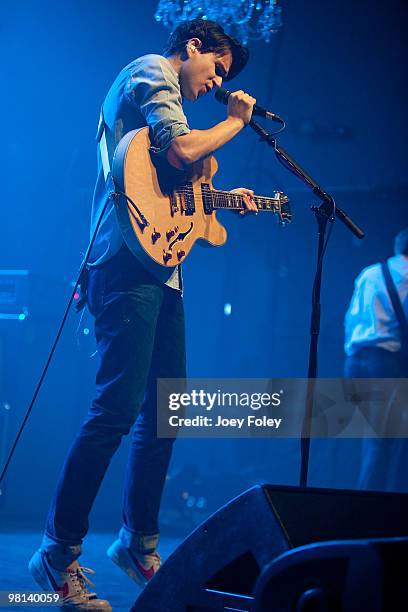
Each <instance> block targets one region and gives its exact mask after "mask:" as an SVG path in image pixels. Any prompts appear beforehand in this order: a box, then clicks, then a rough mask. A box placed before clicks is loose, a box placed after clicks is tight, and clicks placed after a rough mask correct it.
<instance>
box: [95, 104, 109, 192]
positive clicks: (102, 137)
mask: <svg viewBox="0 0 408 612" xmlns="http://www.w3.org/2000/svg"><path fill="white" fill-rule="evenodd" d="M96 141H97V142H98V144H99V151H100V154H101V160H102V168H103V176H104V178H105V183H106V181H107V180H108V177H109V175H110V162H109V155H108V146H107V144H106V123H105V118H104V116H103V106H101V112H100V115H99V123H98V130H97V132H96Z"/></svg>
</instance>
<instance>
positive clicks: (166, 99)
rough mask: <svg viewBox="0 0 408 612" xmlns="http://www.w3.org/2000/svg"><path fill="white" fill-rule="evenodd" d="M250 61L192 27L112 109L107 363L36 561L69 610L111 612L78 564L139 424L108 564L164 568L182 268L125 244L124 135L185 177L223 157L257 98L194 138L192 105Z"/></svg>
mask: <svg viewBox="0 0 408 612" xmlns="http://www.w3.org/2000/svg"><path fill="white" fill-rule="evenodd" d="M247 60H248V51H247V50H246V48H245V47H243V46H242V45H241V44H240V43H239V42H238V41H236V40H235V39H233V38H231V37H229V36H228V35H226V34H225V33H224V31H223V29H222V28H221V27H220V26H219V25H218V24H216V23H214V22H210V21H204V20H200V19H196V20H193V21H189V22H184V23H181V24H180V25H179V26H178V27H177V28H176V30H175V31H174V32H173V33H172V34H171V36H170V38H169V41H168V44H167V47H166V49H165V52H164V55H163V56H161V55H146V56H143V57H140V58H138V59H136V60H135V61H133V62H131V63H130V64H129V65H128V66H126V67H125V68H124V69H123V70H122V71H121V72H120V73H119V75H118V77H117V78H116V80H115V82H114V83H113V85H112V87H111V88H110V90H109V92H108V94H107V97H106V99H105V101H104V104H103V106H102V112H101V120H100V124H99V128H98V135H97V140H98V176H97V182H96V187H95V192H94V198H93V206H92V220H91V235H92V234H93V232H94V230H95V228H96V226H97V224H98V220H99V219H100V217H101V214H102V212H103V211H104V214H103V218H102V221H101V223H100V225H99V229H98V232H97V236H96V240H95V242H94V246H93V249H92V252H91V256H90V261H89V266H88V273H87V282H86V299H87V304H88V307H89V310H90V311H91V313H92V314H93V315H94V317H95V334H96V340H97V345H98V353H99V356H100V366H99V369H98V372H97V377H96V395H95V398H94V400H93V402H92V405H91V407H90V409H89V412H88V415H87V417H86V419H85V422H84V423H83V425H82V427H81V429H80V431H79V433H78V435H77V437H76V438H75V440H74V442H73V445H72V447H71V449H70V451H69V454H68V457H67V459H66V461H65V464H64V467H63V469H62V473H61V475H60V478H59V481H58V485H57V488H56V492H55V495H54V498H53V501H52V503H51V508H50V511H49V515H48V519H47V524H46V530H45V534H44V539H43V542H42V544H41V547H40V549H39V550H38V551H37V552H36V553H35V554H34V556H33V558H32V559H31V561H30V571H31V573H32V575H33V576H34V578H35V579H36V580H37V582H38V583H39V584H40V585H41V587H42V588H44V589H45V590H47V591H51V590H55V591H58V592H59V593H60V594H61V601H62V605H63V608H65V609H72V610H74V609H78V610H111V606H110V604H109V602H108V601H106V600H102V599H100V598H99V597H98V596H97V595H96V593H93V592H90V591H89V590H88V588H87V584H89V580H88V578H87V577H86V575H85V573H86V572H87V569H86V568H84V567H82V566H81V565H80V564H79V562H78V560H77V559H78V557H79V556H80V554H81V545H82V541H83V539H84V537H85V535H86V533H87V531H88V516H89V513H90V510H91V508H92V505H93V502H94V500H95V497H96V495H97V492H98V490H99V487H100V485H101V482H102V480H103V478H104V475H105V472H106V470H107V468H108V465H109V463H110V460H111V459H112V456H113V454H114V453H115V451H116V450H117V448H118V446H119V444H120V442H121V439H122V436H124V435H126V434H128V433H129V431H130V429H131V428H132V427H133V425H135V427H134V429H133V434H132V435H133V438H132V446H131V451H130V456H129V461H128V466H127V473H126V482H125V491H124V501H123V526H122V528H121V530H120V533H119V537H118V539H117V540H116V541H115V542H114V543H113V544H112V546H111V547H110V548H109V550H108V555H109V556H110V558H111V559H112V560H113V561H114V562H115V563H116V564H117V565H119V567H121V568H122V569H123V570H124V571H125V572H126V573H127V574H128V575H129V576H130V577H131V578H132V579H133V580H134V581H135V582H136V583H138V584H139V585H140V586H143V585H145V584H146V583H147V581H148V580H149V579H150V578H152V576H153V575H154V574H155V572H156V571H157V570H158V569H159V567H160V557H159V555H158V553H157V551H156V548H157V545H158V541H159V529H158V513H159V507H160V500H161V496H162V491H163V485H164V481H165V477H166V473H167V469H168V465H169V461H170V457H171V452H172V445H173V440H170V439H158V438H157V435H156V380H157V378H162V377H165V378H185V377H186V363H185V333H184V311H183V300H182V291H181V289H182V279H181V271H180V267H179V266H178V265H177V266H175V267H174V266H173V267H165V266H160V265H159V264H157V263H156V262H154V261H153V260H152V261H150V262H146V261H145V260H143V263H142V262H141V261H140V260H139V259H138V258H137V257H136V256H135V254H133V253H132V252H131V251H130V250H129V249H128V247H127V246H126V244H125V242H124V239H123V235H122V232H121V230H120V227H119V224H118V220H117V216H116V211H115V207H114V205H113V203H112V202H110V203H109V205H108V206H107V207H105V204H106V202H107V197H108V194H109V191H110V190H111V185H110V180H111V179H110V167H111V163H112V159H113V155H114V152H115V149H116V146H117V145H118V143H119V142H120V140H121V139H122V138H123V136H125V134H127V133H128V132H129V131H131V130H135V129H137V128H141V127H143V126H148V127H149V128H150V138H151V143H152V147H151V151H152V156H153V157H154V156H157V158H158V159H159V158H160V159H164V160H166V161H167V162H168V163H169V164H171V165H172V166H174V167H176V168H179V169H180V168H184V167H186V166H188V165H190V164H192V163H194V162H196V161H197V160H199V159H202V158H204V157H206V156H208V155H209V154H211V153H212V152H213V151H216V150H217V149H219V148H220V147H221V146H222V145H224V144H225V143H227V142H228V141H229V140H231V139H232V138H234V136H236V135H237V134H238V133H239V132H240V131H241V130H242V129H243V128H244V127H245V126H246V125H247V123H248V122H249V121H250V119H251V114H252V108H253V106H254V104H255V99H254V98H252V97H251V96H249V95H248V94H246V93H244V92H243V91H236V92H234V93H232V94H231V95H230V97H229V100H228V110H227V117H226V119H225V120H224V121H221V122H220V123H218V124H216V125H214V126H213V127H211V128H209V129H207V130H194V129H193V130H191V129H190V128H189V126H188V123H187V119H186V116H185V114H184V112H183V108H182V101H183V98H186V99H187V100H192V101H194V100H197V99H198V98H199V97H201V96H203V95H205V94H206V93H208V92H209V91H211V90H212V89H213V87H220V86H221V84H222V82H223V81H224V80H229V79H231V78H233V77H234V76H236V75H237V74H238V73H239V72H240V71H241V70H242V69H243V67H244V66H245V64H246V63H247ZM236 191H238V192H239V193H241V194H242V195H243V196H244V201H245V206H246V209H247V210H253V211H257V206H256V204H255V203H254V200H253V198H252V195H253V192H252V191H250V190H248V189H239V190H236ZM82 289H83V290H84V289H85V283H84V286H83V287H82ZM88 571H89V570H88Z"/></svg>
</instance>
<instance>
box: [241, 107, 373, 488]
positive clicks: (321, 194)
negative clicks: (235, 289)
mask: <svg viewBox="0 0 408 612" xmlns="http://www.w3.org/2000/svg"><path fill="white" fill-rule="evenodd" d="M249 125H250V126H251V128H252V129H253V130H254V131H255V132H256V133H257V134H258V135H259V136H260V140H261V142H265V143H266V144H268V145H269V146H270V147H272V148H273V150H274V152H275V155H276V157H277V158H278V160H279V161H280V162H281V163H282V164H283V165H284V166H285V167H286V168H288V169H289V170H290V171H291V172H292V173H293V174H295V175H296V176H297V177H298V178H300V179H301V180H302V181H303V182H304V183H305V184H306V185H307V186H308V187H309V188H310V189H311V191H312V193H314V194H315V195H316V196H317V197H318V198H319V199H320V200H321V204H320V206H312V210H313V212H314V214H315V218H316V221H317V226H318V245H317V268H316V276H315V280H314V284H313V291H312V313H311V321H310V347H309V366H308V384H307V391H306V402H305V414H304V417H303V424H302V434H301V440H300V452H301V463H300V474H299V485H300V486H301V487H307V478H308V469H309V456H310V435H311V427H312V415H313V403H314V391H315V385H316V377H317V344H318V339H319V333H320V311H321V307H320V292H321V284H322V272H323V257H324V252H325V248H326V245H327V242H326V243H325V235H326V228H327V222H328V221H329V222H330V223H333V222H334V220H335V218H336V217H337V219H339V220H340V221H341V222H342V223H343V224H344V225H345V226H346V227H347V228H348V229H349V230H350V231H351V232H352V233H353V234H354V235H355V236H357V238H360V239H361V238H364V232H363V231H362V230H361V229H360V228H359V227H358V226H357V225H356V224H355V223H354V222H353V221H352V219H350V217H349V216H348V215H347V213H346V212H345V211H344V210H342V209H341V208H339V207H338V206H336V204H335V202H334V198H333V196H331V195H330V194H329V193H326V192H325V191H323V189H322V188H321V187H320V186H319V185H318V184H317V183H316V181H315V180H314V179H313V178H312V177H311V176H309V175H308V174H307V173H306V172H305V170H303V168H301V167H300V166H299V164H298V163H297V162H296V161H295V160H294V159H293V158H292V157H290V155H289V153H288V152H287V151H285V149H283V148H282V147H280V146H279V145H278V144H277V142H276V139H275V138H274V136H273V135H272V134H270V133H269V132H268V131H267V130H265V128H264V127H263V126H262V125H260V124H259V123H258V122H257V121H254V120H253V119H251V121H250V123H249Z"/></svg>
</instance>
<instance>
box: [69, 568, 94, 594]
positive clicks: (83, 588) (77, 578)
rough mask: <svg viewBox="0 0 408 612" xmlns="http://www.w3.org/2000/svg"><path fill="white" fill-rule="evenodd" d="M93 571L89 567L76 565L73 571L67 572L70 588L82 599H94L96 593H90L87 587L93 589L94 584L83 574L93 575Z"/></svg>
mask: <svg viewBox="0 0 408 612" xmlns="http://www.w3.org/2000/svg"><path fill="white" fill-rule="evenodd" d="M94 573H95V571H94V570H93V569H91V568H89V567H83V566H81V565H78V566H77V567H76V568H75V569H73V570H71V571H70V572H69V574H70V577H71V582H72V586H73V587H74V588H75V590H76V592H77V593H78V595H81V596H83V597H88V598H89V597H95V595H96V593H90V592H89V591H88V588H87V586H88V585H89V586H91V587H95V585H94V583H93V582H92V581H91V580H89V578H88V577H87V576H85V574H94Z"/></svg>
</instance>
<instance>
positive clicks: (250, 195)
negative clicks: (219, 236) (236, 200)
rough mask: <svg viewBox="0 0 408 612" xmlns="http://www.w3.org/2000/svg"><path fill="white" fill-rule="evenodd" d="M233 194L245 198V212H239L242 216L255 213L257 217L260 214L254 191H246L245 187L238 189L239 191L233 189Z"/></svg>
mask: <svg viewBox="0 0 408 612" xmlns="http://www.w3.org/2000/svg"><path fill="white" fill-rule="evenodd" d="M231 193H238V194H240V195H242V196H244V198H243V199H244V205H245V208H244V210H241V211H240V212H239V214H240V215H245V214H246V213H247V212H248V211H251V212H254V213H255V214H256V215H257V214H258V207H257V205H256V204H255V200H254V192H253V191H252V189H246V188H245V187H238V188H237V189H231Z"/></svg>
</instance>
